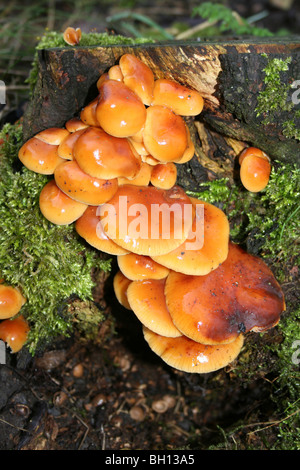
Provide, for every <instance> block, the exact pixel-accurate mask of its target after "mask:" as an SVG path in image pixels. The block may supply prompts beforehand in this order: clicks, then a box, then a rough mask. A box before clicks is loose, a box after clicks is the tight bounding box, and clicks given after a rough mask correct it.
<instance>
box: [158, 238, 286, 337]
mask: <svg viewBox="0 0 300 470" xmlns="http://www.w3.org/2000/svg"><path fill="white" fill-rule="evenodd" d="M165 295H166V302H167V306H168V310H169V312H170V315H171V317H172V319H173V322H174V324H175V325H176V326H177V328H178V329H179V330H180V331H181V332H182V333H183V334H184V335H185V336H187V337H189V338H191V339H193V340H194V341H197V342H199V343H203V344H226V343H230V342H231V341H234V340H235V339H236V338H237V337H238V336H239V334H240V333H246V332H248V331H252V330H253V331H264V330H267V329H269V328H272V327H273V326H275V325H276V324H277V323H278V321H279V317H280V314H281V313H282V312H283V310H284V309H285V302H284V296H283V292H282V290H281V288H280V286H279V284H278V282H277V281H276V279H275V278H274V275H273V273H272V272H271V270H270V269H269V268H268V266H267V265H266V264H265V263H264V262H263V261H262V260H261V259H260V258H257V257H255V256H253V255H250V254H248V253H247V252H245V251H244V250H243V249H242V248H241V247H239V246H238V245H235V244H233V243H231V242H230V245H229V253H228V257H227V259H226V260H225V261H224V263H222V264H221V265H220V266H219V267H218V268H217V269H215V270H214V271H212V272H211V273H209V274H207V275H204V276H193V275H186V274H181V273H176V272H174V271H171V272H170V274H169V276H168V278H167V281H166V288H165Z"/></svg>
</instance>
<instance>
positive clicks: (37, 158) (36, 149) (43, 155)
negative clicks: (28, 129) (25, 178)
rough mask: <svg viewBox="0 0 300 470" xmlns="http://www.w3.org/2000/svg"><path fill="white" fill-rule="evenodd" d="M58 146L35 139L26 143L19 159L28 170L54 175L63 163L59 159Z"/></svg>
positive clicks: (21, 149)
mask: <svg viewBox="0 0 300 470" xmlns="http://www.w3.org/2000/svg"><path fill="white" fill-rule="evenodd" d="M57 150H58V145H51V144H47V143H46V142H43V141H42V140H40V139H37V138H35V137H32V138H30V139H29V140H27V142H25V143H24V144H23V145H22V147H21V148H20V150H19V153H18V157H19V159H20V161H21V162H22V163H23V165H24V166H26V168H28V170H31V171H34V172H35V173H41V174H42V175H53V173H54V170H55V168H56V167H57V166H58V165H59V164H60V163H61V162H63V159H62V158H60V157H59V155H58V153H57Z"/></svg>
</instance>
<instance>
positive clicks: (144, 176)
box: [118, 161, 152, 186]
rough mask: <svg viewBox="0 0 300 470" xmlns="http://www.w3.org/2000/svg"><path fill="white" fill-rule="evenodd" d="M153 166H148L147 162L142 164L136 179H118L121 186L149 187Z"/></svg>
mask: <svg viewBox="0 0 300 470" xmlns="http://www.w3.org/2000/svg"><path fill="white" fill-rule="evenodd" d="M151 171H152V168H151V165H148V163H146V162H143V161H142V162H141V168H140V171H139V172H138V174H137V175H136V176H135V177H134V178H131V179H129V178H123V177H121V176H120V177H119V178H118V184H119V186H120V185H121V184H133V185H135V186H148V184H149V183H150V178H151Z"/></svg>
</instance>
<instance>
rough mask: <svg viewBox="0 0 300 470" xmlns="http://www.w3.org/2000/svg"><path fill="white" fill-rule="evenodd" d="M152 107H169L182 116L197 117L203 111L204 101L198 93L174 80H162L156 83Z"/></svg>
mask: <svg viewBox="0 0 300 470" xmlns="http://www.w3.org/2000/svg"><path fill="white" fill-rule="evenodd" d="M152 105H154V106H155V105H159V106H168V107H169V108H171V109H172V110H173V111H174V113H176V114H180V115H181V116H197V115H198V114H200V113H201V111H202V109H203V106H204V100H203V98H202V96H201V95H200V93H199V92H198V91H196V90H192V89H190V88H188V87H186V86H183V85H180V84H179V83H177V82H175V81H174V80H169V79H166V78H160V79H158V80H156V81H155V83H154V89H153V100H152Z"/></svg>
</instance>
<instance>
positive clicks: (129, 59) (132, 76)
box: [119, 54, 154, 106]
mask: <svg viewBox="0 0 300 470" xmlns="http://www.w3.org/2000/svg"><path fill="white" fill-rule="evenodd" d="M119 64H120V69H121V71H122V74H123V76H124V83H125V85H127V86H128V87H129V88H130V89H131V90H132V91H134V92H135V93H136V94H137V95H138V96H139V97H140V98H141V100H142V102H143V103H144V104H145V105H147V106H149V105H150V104H151V102H152V98H153V88H154V75H153V72H152V70H151V69H150V68H149V67H148V65H146V64H144V62H142V61H141V60H140V59H138V58H137V57H135V56H134V55H132V54H123V55H122V57H121V58H120V61H119Z"/></svg>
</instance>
